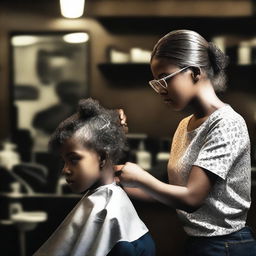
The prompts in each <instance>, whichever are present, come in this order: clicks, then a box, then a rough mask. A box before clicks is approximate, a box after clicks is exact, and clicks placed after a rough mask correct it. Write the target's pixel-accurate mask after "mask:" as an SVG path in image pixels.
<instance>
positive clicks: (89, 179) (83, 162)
mask: <svg viewBox="0 0 256 256" xmlns="http://www.w3.org/2000/svg"><path fill="white" fill-rule="evenodd" d="M60 153H61V157H62V158H63V160H64V162H65V164H64V167H63V170H62V173H63V175H64V176H65V178H66V181H67V183H68V185H69V186H70V188H71V190H72V191H73V192H75V193H81V192H84V191H85V190H87V189H88V188H90V187H91V186H92V185H93V184H94V183H95V182H97V181H99V179H100V177H101V171H100V156H99V155H98V153H96V152H95V151H94V150H90V149H87V148H85V147H84V146H83V145H82V144H81V143H80V142H79V140H78V139H77V138H74V137H71V138H69V139H67V140H66V141H65V143H64V144H63V146H62V147H61V149H60Z"/></svg>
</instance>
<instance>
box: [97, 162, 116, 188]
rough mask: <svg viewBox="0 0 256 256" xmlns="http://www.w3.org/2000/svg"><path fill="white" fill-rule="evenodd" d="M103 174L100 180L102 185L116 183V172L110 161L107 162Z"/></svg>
mask: <svg viewBox="0 0 256 256" xmlns="http://www.w3.org/2000/svg"><path fill="white" fill-rule="evenodd" d="M101 172H102V174H101V178H100V183H101V184H102V185H107V184H111V183H113V182H114V170H113V165H112V163H111V162H110V161H106V163H105V165H104V167H103V168H102V170H101Z"/></svg>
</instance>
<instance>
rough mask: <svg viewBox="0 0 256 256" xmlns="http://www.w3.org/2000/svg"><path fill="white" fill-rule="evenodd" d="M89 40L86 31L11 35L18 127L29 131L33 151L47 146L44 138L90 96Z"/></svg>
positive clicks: (41, 149)
mask: <svg viewBox="0 0 256 256" xmlns="http://www.w3.org/2000/svg"><path fill="white" fill-rule="evenodd" d="M88 39H89V36H88V34H87V33H72V34H58V35H57V34H40V35H38V34H37V35H35V34H33V35H32V34H29V35H24V34H23V35H17V34H16V35H13V36H12V37H11V45H12V52H13V62H12V63H13V89H14V106H15V108H16V113H17V116H16V119H17V120H16V125H17V127H16V129H26V130H28V131H29V132H30V135H31V136H32V138H33V139H34V140H35V141H34V150H39V151H43V150H45V149H46V148H45V146H46V144H45V143H46V141H45V140H44V138H43V137H45V136H46V137H47V135H49V134H51V133H52V131H53V130H54V129H55V128H56V126H57V125H58V123H59V122H60V121H61V120H63V119H64V118H66V117H67V116H69V115H70V114H71V113H72V112H73V111H74V106H75V105H76V103H77V101H78V99H80V98H81V97H86V96H87V95H88V67H87V62H88ZM42 134H43V135H45V136H43V137H42ZM39 135H40V136H39ZM41 139H42V141H40V140H41Z"/></svg>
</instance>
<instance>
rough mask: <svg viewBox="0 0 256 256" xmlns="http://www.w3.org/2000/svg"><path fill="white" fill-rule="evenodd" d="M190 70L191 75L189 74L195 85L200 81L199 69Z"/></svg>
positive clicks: (192, 68)
mask: <svg viewBox="0 0 256 256" xmlns="http://www.w3.org/2000/svg"><path fill="white" fill-rule="evenodd" d="M191 70H192V74H191V75H192V79H193V81H194V83H196V82H198V80H199V79H200V75H201V69H200V68H199V67H191Z"/></svg>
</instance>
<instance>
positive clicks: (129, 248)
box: [107, 233, 155, 256]
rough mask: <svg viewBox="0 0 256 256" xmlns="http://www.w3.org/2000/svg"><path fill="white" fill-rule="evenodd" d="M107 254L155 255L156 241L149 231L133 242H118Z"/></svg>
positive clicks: (114, 255)
mask: <svg viewBox="0 0 256 256" xmlns="http://www.w3.org/2000/svg"><path fill="white" fill-rule="evenodd" d="M107 256H155V243H154V241H153V239H152V237H151V235H150V234H149V233H146V234H145V235H144V236H142V237H140V238H139V239H138V240H135V241H133V242H127V241H121V242H118V243H117V244H116V245H115V246H114V247H113V248H112V250H111V251H110V252H109V253H108V255H107Z"/></svg>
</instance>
